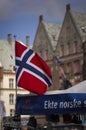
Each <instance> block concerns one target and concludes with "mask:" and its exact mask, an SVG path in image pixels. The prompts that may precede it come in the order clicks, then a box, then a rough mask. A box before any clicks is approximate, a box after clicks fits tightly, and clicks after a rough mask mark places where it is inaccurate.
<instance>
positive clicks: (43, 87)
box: [15, 41, 52, 95]
mask: <svg viewBox="0 0 86 130" xmlns="http://www.w3.org/2000/svg"><path fill="white" fill-rule="evenodd" d="M15 57H16V82H17V86H19V87H22V88H24V89H26V90H28V91H30V92H33V93H36V94H39V95H42V94H44V93H45V92H46V91H47V87H48V86H51V84H52V76H51V71H50V68H49V66H48V65H47V64H46V62H45V61H44V60H43V59H42V58H41V57H40V56H39V55H38V54H37V53H35V52H33V50H31V49H29V48H28V47H27V46H25V45H24V44H23V43H21V42H18V41H16V42H15Z"/></svg>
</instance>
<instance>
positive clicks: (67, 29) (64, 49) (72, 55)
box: [33, 4, 86, 121]
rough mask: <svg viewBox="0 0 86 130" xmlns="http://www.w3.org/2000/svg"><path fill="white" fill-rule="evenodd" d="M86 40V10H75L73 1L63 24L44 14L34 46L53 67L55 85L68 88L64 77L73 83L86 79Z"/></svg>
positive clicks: (67, 9)
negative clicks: (64, 82) (46, 17)
mask: <svg viewBox="0 0 86 130" xmlns="http://www.w3.org/2000/svg"><path fill="white" fill-rule="evenodd" d="M85 42H86V13H85V14H83V13H80V12H74V11H72V10H71V7H70V4H68V5H66V12H65V16H64V20H63V23H62V25H58V24H54V23H46V22H45V21H43V16H42V15H41V16H40V17H39V24H38V28H37V32H36V35H35V39H34V43H33V50H35V51H36V52H37V53H39V54H40V55H41V56H42V57H43V58H44V60H45V61H46V62H47V63H48V65H49V66H50V68H51V72H52V76H53V85H52V86H51V89H54V90H56V89H60V88H62V87H63V89H65V88H64V86H62V85H63V81H64V79H68V80H69V81H70V82H71V84H72V85H75V84H77V83H79V82H81V81H82V80H83V72H84V71H83V63H84V59H85V55H86V54H85V53H84V52H83V43H85ZM56 57H57V58H60V60H61V62H60V63H58V62H57V60H56ZM84 65H86V64H84ZM84 75H86V73H85V74H84ZM49 90H50V89H49ZM61 119H62V118H61ZM39 121H41V120H39Z"/></svg>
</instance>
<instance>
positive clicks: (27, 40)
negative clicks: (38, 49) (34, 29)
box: [26, 36, 30, 47]
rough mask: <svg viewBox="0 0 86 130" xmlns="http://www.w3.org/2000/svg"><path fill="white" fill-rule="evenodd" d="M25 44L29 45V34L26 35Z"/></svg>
mask: <svg viewBox="0 0 86 130" xmlns="http://www.w3.org/2000/svg"><path fill="white" fill-rule="evenodd" d="M26 45H27V46H28V47H29V46H30V36H26Z"/></svg>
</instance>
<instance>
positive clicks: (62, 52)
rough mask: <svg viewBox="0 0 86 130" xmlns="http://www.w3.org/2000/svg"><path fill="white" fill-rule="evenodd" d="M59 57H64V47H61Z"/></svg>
mask: <svg viewBox="0 0 86 130" xmlns="http://www.w3.org/2000/svg"><path fill="white" fill-rule="evenodd" d="M61 55H62V56H64V45H63V44H62V45H61Z"/></svg>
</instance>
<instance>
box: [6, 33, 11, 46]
mask: <svg viewBox="0 0 86 130" xmlns="http://www.w3.org/2000/svg"><path fill="white" fill-rule="evenodd" d="M7 40H8V42H9V43H10V44H11V43H12V34H8V38H7Z"/></svg>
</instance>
